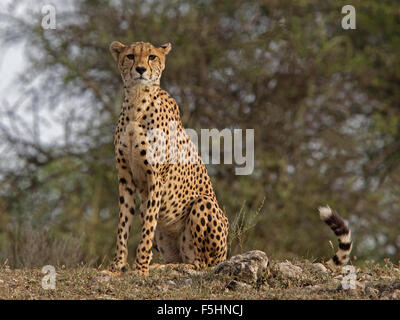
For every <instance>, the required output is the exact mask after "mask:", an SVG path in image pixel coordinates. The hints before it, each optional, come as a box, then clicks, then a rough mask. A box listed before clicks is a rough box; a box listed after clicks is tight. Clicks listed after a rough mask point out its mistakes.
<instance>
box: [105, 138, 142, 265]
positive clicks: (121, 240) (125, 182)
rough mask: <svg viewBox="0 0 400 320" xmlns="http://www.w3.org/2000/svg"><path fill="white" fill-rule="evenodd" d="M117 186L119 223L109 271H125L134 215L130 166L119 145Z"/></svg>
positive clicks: (133, 188)
mask: <svg viewBox="0 0 400 320" xmlns="http://www.w3.org/2000/svg"><path fill="white" fill-rule="evenodd" d="M116 151H117V152H118V155H117V169H118V184H119V223H118V234H117V248H116V252H115V257H114V260H113V262H112V264H111V265H110V268H109V269H110V271H112V272H115V271H126V269H127V266H128V264H127V258H128V238H129V232H130V229H131V222H132V219H133V215H134V214H135V193H136V187H135V185H134V183H133V181H132V174H131V172H130V166H129V164H128V161H127V160H126V157H125V155H126V153H125V152H124V151H125V150H124V148H123V145H122V144H121V145H120V146H119V148H118V150H116Z"/></svg>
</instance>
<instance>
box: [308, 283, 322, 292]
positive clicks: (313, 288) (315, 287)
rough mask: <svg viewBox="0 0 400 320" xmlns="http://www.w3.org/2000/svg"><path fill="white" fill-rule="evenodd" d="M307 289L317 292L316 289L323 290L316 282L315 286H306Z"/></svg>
mask: <svg viewBox="0 0 400 320" xmlns="http://www.w3.org/2000/svg"><path fill="white" fill-rule="evenodd" d="M305 289H306V290H308V291H310V292H315V291H319V290H321V286H320V285H318V284H316V285H315V286H312V285H308V286H306V287H305Z"/></svg>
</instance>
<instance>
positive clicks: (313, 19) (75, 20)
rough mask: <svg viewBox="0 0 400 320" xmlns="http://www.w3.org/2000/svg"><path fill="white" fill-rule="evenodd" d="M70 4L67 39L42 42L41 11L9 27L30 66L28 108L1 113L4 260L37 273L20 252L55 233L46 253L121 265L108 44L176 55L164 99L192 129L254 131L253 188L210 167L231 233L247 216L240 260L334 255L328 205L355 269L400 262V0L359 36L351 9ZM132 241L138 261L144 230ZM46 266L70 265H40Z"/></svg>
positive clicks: (134, 0) (236, 245)
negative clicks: (346, 18)
mask: <svg viewBox="0 0 400 320" xmlns="http://www.w3.org/2000/svg"><path fill="white" fill-rule="evenodd" d="M38 3H39V2H38ZM73 4H74V5H73V8H64V7H63V2H62V1H58V2H57V1H56V2H55V5H56V8H57V29H56V30H44V29H43V28H41V26H40V21H41V17H42V14H41V12H40V9H41V6H40V5H39V4H37V7H28V6H24V5H23V2H19V1H16V2H13V3H12V5H10V7H9V8H8V9H7V10H6V12H3V13H2V14H1V16H0V17H1V21H2V22H3V23H4V24H5V27H4V28H3V29H2V30H1V31H0V37H1V39H2V46H4V48H7V49H9V50H13V46H14V45H15V44H16V43H18V42H20V41H22V42H23V43H24V44H25V45H24V48H25V53H26V57H27V63H28V65H27V67H26V68H25V70H24V72H23V74H21V75H20V78H19V79H18V83H17V84H16V85H17V86H18V88H19V90H20V91H19V92H20V94H21V98H20V99H18V100H17V101H16V102H15V103H13V102H10V101H8V100H7V97H2V98H3V101H2V105H1V110H0V111H1V121H0V136H1V142H0V146H1V150H2V152H1V154H0V157H1V158H0V162H1V166H0V259H2V260H5V259H8V260H9V262H10V263H12V264H14V265H16V266H21V265H24V264H27V263H28V262H26V260H25V262H24V260H23V259H21V258H20V257H19V255H21V254H23V252H25V251H27V248H28V249H29V247H30V245H31V244H30V243H29V241H20V242H18V241H17V240H18V239H20V238H21V236H20V235H19V233H18V232H20V231H18V230H21V228H22V227H23V228H25V229H26V230H29V231H26V232H29V233H32V234H35V232H36V233H37V234H40V235H41V236H40V237H39V236H37V237H36V238H37V239H38V240H36V241H40V239H41V237H42V236H43V230H46V234H47V235H48V238H49V239H51V241H48V243H49V244H48V246H51V245H52V244H54V245H56V244H57V243H64V244H63V245H64V246H68V244H71V246H72V247H71V248H69V249H68V250H65V252H71V251H73V250H72V249H73V248H77V250H79V254H75V255H74V257H75V258H74V261H78V260H83V261H87V262H93V263H95V264H99V263H102V262H103V261H108V260H109V259H110V258H111V257H112V254H113V249H114V245H115V243H114V241H115V234H116V229H117V219H118V217H117V214H118V208H117V199H118V194H117V192H118V190H117V181H116V170H115V165H114V154H113V145H112V143H113V129H114V126H115V124H116V121H117V118H118V114H119V108H120V105H121V101H122V81H121V79H120V76H119V74H118V70H117V68H116V65H115V62H114V61H113V59H112V57H111V55H110V54H109V51H108V46H109V44H110V43H111V42H112V41H113V40H118V41H121V42H123V43H126V44H128V43H131V42H134V41H149V42H151V43H153V44H162V43H165V42H171V43H172V45H173V49H172V52H171V53H170V54H169V55H168V58H167V66H166V70H165V71H164V75H163V78H162V87H163V88H165V89H166V90H168V91H169V92H170V93H171V94H172V95H173V96H174V97H175V99H176V100H177V102H178V103H179V105H180V110H181V113H182V119H183V122H184V125H185V127H189V128H194V129H200V128H218V129H223V128H242V129H246V128H254V129H255V170H254V173H253V174H252V175H249V176H236V175H235V174H234V166H233V165H218V166H217V165H210V166H209V171H210V173H211V174H212V181H213V185H214V188H215V190H216V193H217V198H218V200H219V202H220V204H221V207H223V208H225V211H226V213H227V215H228V217H229V219H230V221H231V222H234V221H239V220H236V218H237V217H238V216H239V217H241V218H240V219H241V220H240V221H239V222H240V223H239V222H237V223H236V224H235V227H234V229H233V230H236V231H238V230H240V226H242V227H243V226H252V227H251V228H247V229H248V232H247V234H245V235H244V238H243V239H241V240H239V239H238V238H236V239H233V240H232V247H231V248H230V252H231V254H235V253H237V252H239V251H243V250H249V249H260V250H264V251H266V252H267V254H268V255H269V256H271V257H273V258H285V257H291V256H302V257H306V258H320V257H325V258H327V257H329V256H330V255H331V254H332V252H331V248H330V246H329V243H328V240H329V239H332V240H333V239H334V237H333V234H331V231H330V230H329V229H328V227H326V226H324V225H323V223H322V222H321V221H319V218H318V215H317V210H316V209H317V207H318V206H320V205H325V204H329V205H330V206H332V207H333V208H335V209H336V210H337V211H339V213H340V214H341V215H342V216H344V217H345V218H346V219H348V221H349V223H350V226H351V229H352V230H353V236H354V242H355V245H354V256H355V257H354V259H353V260H355V259H358V260H362V261H363V260H366V259H376V260H382V259H383V258H384V257H390V258H392V259H399V258H400V236H399V226H400V214H399V212H400V211H399V205H400V201H399V199H400V198H399V194H400V187H399V186H400V184H399V181H400V174H399V163H400V142H399V141H400V133H399V125H400V123H399V116H400V90H399V89H400V54H399V52H400V10H399V6H398V2H397V1H379V2H377V1H373V0H363V1H361V0H358V1H352V5H354V6H355V8H356V12H357V20H356V21H357V29H356V30H343V29H342V28H341V19H342V17H343V15H342V14H341V8H342V6H344V5H346V4H349V3H348V2H346V1H341V0H340V1H312V0H302V1H289V0H283V1H282V0H280V1H276V0H268V1H267V0H258V1H228V0H218V1H217V0H207V1H200V0H192V1H183V0H175V1H161V0H152V1H149V0H130V1H117V0H115V1H112V0H102V1H91V0H82V1H75V2H73ZM18 8H19V9H20V10H21V8H22V9H23V12H24V14H23V15H22V16H21V15H17V10H18ZM35 112H36V113H35ZM21 115H22V116H21ZM35 115H37V118H35ZM32 117H33V119H36V121H33V122H32V123H30V124H25V122H24V121H25V120H26V118H29V119H31V118H32ZM46 117H47V118H46ZM24 119H25V120H24ZM52 123H57V125H58V126H59V127H60V128H61V129H62V130H61V132H62V133H61V134H58V135H56V134H55V133H54V136H53V135H52V132H53V131H52V130H51V129H49V130H47V137H46V139H47V140H49V141H48V142H44V141H43V140H45V139H44V138H43V137H42V136H40V134H39V133H40V132H42V131H46V130H43V128H46V127H49V126H50V124H52ZM38 128H39V129H40V128H42V129H41V130H42V131H40V130H39V129H38ZM38 132H39V133H38ZM263 199H265V201H264V200H263ZM263 201H264V202H263ZM261 203H263V206H262V208H260V205H261ZM241 210H242V211H241ZM243 210H244V211H243ZM240 212H250V214H248V215H246V214H240ZM251 213H253V214H251ZM254 213H256V214H257V218H256V219H255V220H251V219H253V218H254ZM251 217H253V218H251ZM243 219H244V220H243ZM246 219H250V222H248V223H246V222H245V220H246ZM137 220H138V219H137ZM254 221H256V222H257V223H256V224H255V225H253V224H252V223H253V222H254ZM27 223H28V227H27ZM132 228H133V229H132V230H133V232H132V236H131V240H130V252H131V255H132V254H133V253H134V249H135V247H136V245H137V243H138V241H139V230H140V228H139V222H138V221H135V225H134V226H133V227H132ZM243 228H244V227H243ZM25 229H22V230H25ZM245 229H246V228H245ZM247 229H246V230H247ZM234 234H237V233H234ZM33 239H35V237H33ZM71 239H75V240H73V241H72V240H71ZM76 239H79V241H78V240H76ZM57 241H58V242H57ZM63 241H64V242H63ZM77 241H78V242H79V243H80V245H79V246H77V245H76V243H77ZM16 243H20V244H19V245H18V246H19V247H16ZM24 250H25V251H24ZM41 250H45V249H41ZM49 250H50V249H49ZM28 251H29V250H28ZM54 251H57V250H56V249H54ZM12 252H14V254H12ZM62 252H64V251H62ZM18 257H19V258H18ZM76 257H79V259H78V258H76ZM131 258H132V257H131ZM66 261H67V260H66ZM49 262H52V263H58V262H60V260H59V257H55V258H54V257H53V258H52V257H49V256H47V255H45V256H43V257H40V258H38V260H37V261H36V262H32V261H31V260H29V263H30V264H35V263H36V264H44V263H49ZM62 263H65V262H62Z"/></svg>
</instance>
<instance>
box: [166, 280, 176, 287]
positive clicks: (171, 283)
mask: <svg viewBox="0 0 400 320" xmlns="http://www.w3.org/2000/svg"><path fill="white" fill-rule="evenodd" d="M166 284H168V285H170V286H176V283H175V282H173V281H172V280H168V281H167V282H166Z"/></svg>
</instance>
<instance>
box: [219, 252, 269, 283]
mask: <svg viewBox="0 0 400 320" xmlns="http://www.w3.org/2000/svg"><path fill="white" fill-rule="evenodd" d="M267 268H268V257H267V255H266V254H265V252H263V251H260V250H253V251H249V252H246V253H243V254H239V255H236V256H233V257H232V258H230V259H229V260H227V261H224V262H221V263H220V264H219V265H217V266H216V267H215V269H214V272H215V273H217V274H221V273H222V274H227V275H230V276H234V277H235V279H236V280H239V281H244V282H254V281H257V279H258V278H259V277H260V276H261V275H262V274H263V273H265V271H266V270H267Z"/></svg>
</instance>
